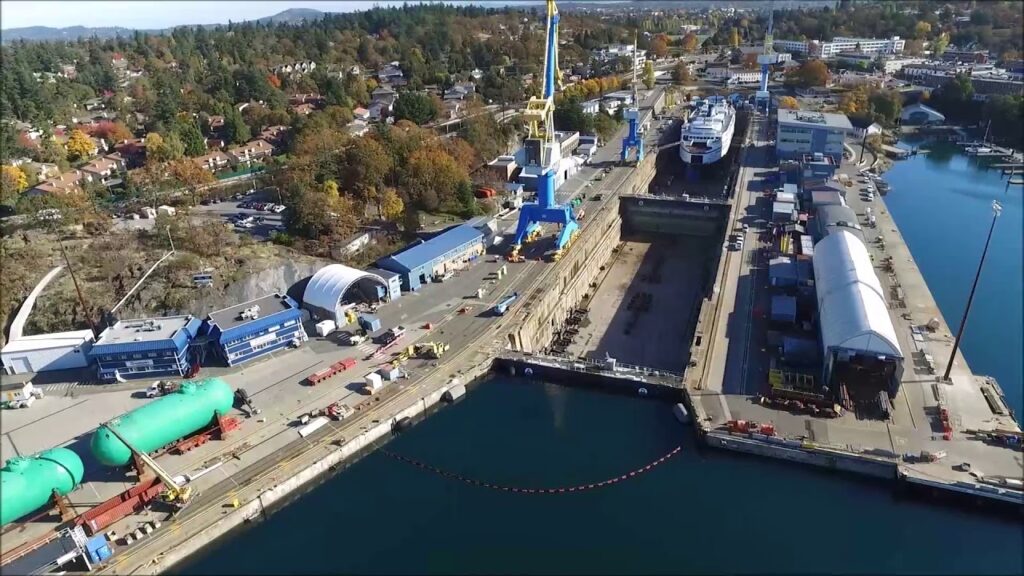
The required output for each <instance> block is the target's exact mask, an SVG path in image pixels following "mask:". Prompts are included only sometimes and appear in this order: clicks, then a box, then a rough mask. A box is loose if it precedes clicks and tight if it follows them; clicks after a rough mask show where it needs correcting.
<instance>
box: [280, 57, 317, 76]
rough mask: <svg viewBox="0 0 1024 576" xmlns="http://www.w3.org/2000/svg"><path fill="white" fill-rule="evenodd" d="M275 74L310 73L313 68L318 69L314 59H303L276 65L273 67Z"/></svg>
mask: <svg viewBox="0 0 1024 576" xmlns="http://www.w3.org/2000/svg"><path fill="white" fill-rule="evenodd" d="M271 70H272V71H273V72H274V74H277V75H282V74H308V73H310V72H312V71H313V70H316V62H313V61H312V60H303V61H300V62H292V63H290V64H281V65H280V66H274V67H273V68H271Z"/></svg>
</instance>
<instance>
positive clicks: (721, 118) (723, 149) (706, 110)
mask: <svg viewBox="0 0 1024 576" xmlns="http://www.w3.org/2000/svg"><path fill="white" fill-rule="evenodd" d="M735 127H736V111H735V110H733V107H732V105H730V104H729V102H728V101H727V100H726V99H725V98H724V97H722V96H711V97H709V98H707V99H706V100H699V101H697V103H696V105H695V107H694V110H693V112H692V113H691V114H690V118H689V122H688V123H687V124H686V126H683V130H682V138H681V140H682V141H681V142H680V144H679V157H680V158H682V159H683V162H686V163H687V164H714V163H715V162H718V161H719V160H721V159H722V158H724V157H725V155H726V154H728V153H729V146H730V145H731V144H732V133H733V129H734V128H735Z"/></svg>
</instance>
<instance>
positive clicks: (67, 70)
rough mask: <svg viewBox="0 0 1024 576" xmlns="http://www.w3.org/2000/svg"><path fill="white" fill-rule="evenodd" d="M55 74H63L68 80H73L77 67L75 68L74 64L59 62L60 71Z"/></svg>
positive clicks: (76, 73) (76, 74)
mask: <svg viewBox="0 0 1024 576" xmlns="http://www.w3.org/2000/svg"><path fill="white" fill-rule="evenodd" d="M57 75H58V76H63V77H65V78H67V79H68V80H74V79H75V78H77V77H78V69H76V68H75V65H74V64H61V65H60V72H58V73H57Z"/></svg>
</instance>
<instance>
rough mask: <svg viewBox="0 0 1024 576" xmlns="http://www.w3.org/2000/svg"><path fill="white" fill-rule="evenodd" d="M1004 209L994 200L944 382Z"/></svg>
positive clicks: (957, 347)
mask: <svg viewBox="0 0 1024 576" xmlns="http://www.w3.org/2000/svg"><path fill="white" fill-rule="evenodd" d="M1002 211H1003V207H1002V205H1000V204H999V202H997V201H995V200H993V201H992V224H991V225H990V226H989V228H988V238H986V239H985V248H984V249H983V250H982V251H981V260H980V261H978V272H977V273H976V274H975V275H974V284H972V285H971V293H970V295H968V296H967V307H966V308H964V317H963V318H961V319H960V329H959V330H957V332H956V340H953V351H952V352H951V353H950V354H949V361H948V362H946V373H945V374H943V375H942V380H943V381H944V382H949V372H950V370H952V369H953V359H954V358H956V351H957V349H959V348H960V338H961V337H962V336H963V335H964V327H965V326H967V315H968V314H970V312H971V303H972V302H974V291H975V290H977V289H978V280H979V279H980V278H981V269H982V267H983V266H984V265H985V256H986V255H987V254H988V245H989V244H990V243H991V242H992V231H993V230H995V229H996V220H997V219H998V218H999V213H1000V212H1002Z"/></svg>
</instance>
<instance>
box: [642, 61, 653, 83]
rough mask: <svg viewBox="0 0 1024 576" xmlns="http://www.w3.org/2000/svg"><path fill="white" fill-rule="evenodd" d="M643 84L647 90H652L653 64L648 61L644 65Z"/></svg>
mask: <svg viewBox="0 0 1024 576" xmlns="http://www.w3.org/2000/svg"><path fill="white" fill-rule="evenodd" d="M643 83H644V86H646V87H647V89H648V90H650V89H651V88H654V63H653V62H651V61H650V60H648V61H647V62H645V63H644V76H643Z"/></svg>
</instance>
